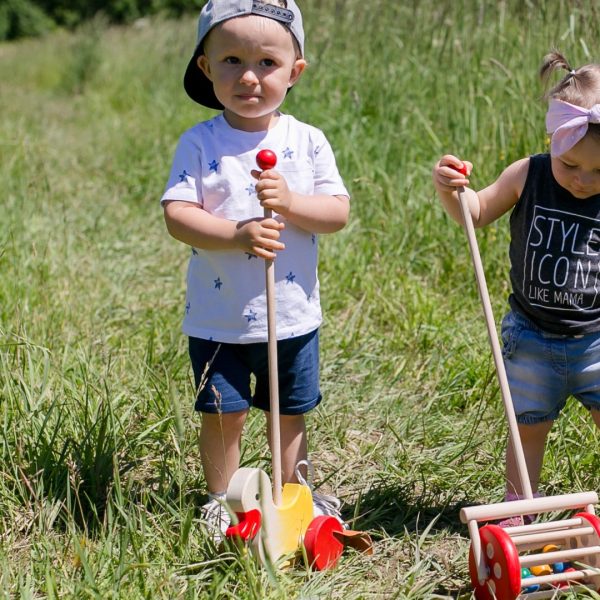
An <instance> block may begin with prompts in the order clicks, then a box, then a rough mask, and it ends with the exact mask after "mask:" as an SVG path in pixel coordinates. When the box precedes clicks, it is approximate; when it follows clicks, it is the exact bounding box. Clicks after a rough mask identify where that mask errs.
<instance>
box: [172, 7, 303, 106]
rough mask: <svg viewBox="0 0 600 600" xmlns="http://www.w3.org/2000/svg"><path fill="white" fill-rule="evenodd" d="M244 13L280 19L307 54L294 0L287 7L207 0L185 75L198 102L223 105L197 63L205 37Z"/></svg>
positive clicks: (185, 79) (187, 85)
mask: <svg viewBox="0 0 600 600" xmlns="http://www.w3.org/2000/svg"><path fill="white" fill-rule="evenodd" d="M245 15H260V16H262V17H267V18H269V19H274V20H275V21H279V22H280V23H281V24H282V25H284V26H285V27H287V28H288V29H289V30H290V32H291V33H292V35H293V36H294V37H295V38H296V41H297V42H298V46H299V47H300V52H301V54H302V56H304V29H303V27H302V14H301V13H300V9H299V8H298V5H297V4H296V2H295V1H294V0H286V8H283V7H282V6H279V5H278V4H268V3H266V2H261V1H260V0H208V2H207V3H206V4H205V5H204V7H203V8H202V11H201V13H200V19H199V20H198V38H197V41H196V49H195V50H194V54H193V56H192V58H191V60H190V62H189V63H188V66H187V69H186V71H185V76H184V78H183V87H184V88H185V91H186V92H187V94H188V96H189V97H190V98H191V99H192V100H194V101H195V102H198V104H202V105H203V106H208V107H209V108H216V109H219V110H220V109H222V108H223V105H222V104H221V103H220V102H219V100H218V99H217V97H216V96H215V92H214V90H213V85H212V82H211V81H210V80H209V79H208V78H207V77H206V75H204V73H203V72H202V71H201V70H200V68H199V67H198V65H197V63H196V59H197V58H198V56H200V55H201V54H202V52H203V49H202V42H203V41H204V38H205V37H206V36H207V34H208V32H209V31H210V30H211V29H212V28H213V27H215V26H216V25H218V24H219V23H222V22H223V21H227V20H228V19H233V18H235V17H243V16H245Z"/></svg>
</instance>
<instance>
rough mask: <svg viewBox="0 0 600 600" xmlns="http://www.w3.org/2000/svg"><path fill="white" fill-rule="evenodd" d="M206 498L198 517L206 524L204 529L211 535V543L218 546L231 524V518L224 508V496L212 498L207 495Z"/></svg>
mask: <svg viewBox="0 0 600 600" xmlns="http://www.w3.org/2000/svg"><path fill="white" fill-rule="evenodd" d="M208 497H209V501H208V502H207V503H206V504H205V505H204V506H202V508H201V510H200V515H201V518H202V520H203V521H204V522H205V524H206V529H207V530H208V532H209V534H210V535H211V537H212V539H213V542H214V543H215V544H220V543H221V542H222V541H223V538H224V537H225V532H226V531H227V528H228V527H229V525H230V523H231V517H230V515H229V512H228V510H227V507H226V506H225V495H222V496H220V495H219V496H212V495H211V494H209V496H208Z"/></svg>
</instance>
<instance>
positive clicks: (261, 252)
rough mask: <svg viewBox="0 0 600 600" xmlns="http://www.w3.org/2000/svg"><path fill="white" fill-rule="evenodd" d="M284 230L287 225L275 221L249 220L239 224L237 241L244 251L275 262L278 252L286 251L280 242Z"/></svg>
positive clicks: (236, 235) (236, 234) (236, 233)
mask: <svg viewBox="0 0 600 600" xmlns="http://www.w3.org/2000/svg"><path fill="white" fill-rule="evenodd" d="M284 228H285V225H284V224H283V223H280V222H279V221H276V220H275V219H248V220H247V221H240V222H239V223H238V224H237V226H236V232H235V240H236V243H237V245H238V246H239V247H240V248H242V250H245V251H246V252H250V253H252V254H255V255H256V256H259V257H260V258H265V259H268V260H273V259H274V258H275V257H276V256H277V255H276V254H275V251H276V250H277V251H278V250H284V249H285V245H284V244H283V243H282V242H280V241H279V237H280V231H282V230H283V229H284Z"/></svg>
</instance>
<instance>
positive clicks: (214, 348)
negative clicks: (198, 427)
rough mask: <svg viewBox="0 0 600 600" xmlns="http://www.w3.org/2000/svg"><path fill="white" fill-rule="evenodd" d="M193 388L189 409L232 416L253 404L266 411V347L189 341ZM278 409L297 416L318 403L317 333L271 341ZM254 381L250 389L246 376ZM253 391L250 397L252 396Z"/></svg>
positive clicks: (267, 368)
mask: <svg viewBox="0 0 600 600" xmlns="http://www.w3.org/2000/svg"><path fill="white" fill-rule="evenodd" d="M189 352H190V358H191V360H192V368H193V370H194V380H195V382H196V389H197V390H198V389H199V390H200V391H199V393H198V395H197V397H196V403H195V408H196V410H198V411H201V412H207V413H235V412H242V411H246V410H248V409H249V408H250V407H252V406H254V407H256V408H259V409H261V410H265V411H268V410H269V404H270V402H269V361H268V351H267V343H266V342H261V343H253V344H226V343H223V342H214V341H210V340H203V339H198V338H193V337H190V338H189ZM277 362H278V371H279V411H280V413H281V414H282V415H300V414H304V413H306V412H308V411H309V410H311V409H313V408H314V407H315V406H317V404H319V402H321V392H320V389H319V330H318V329H315V330H314V331H312V332H310V333H307V334H305V335H302V336H298V337H295V338H289V339H286V340H279V341H278V342H277ZM252 375H254V377H255V379H256V382H255V385H252V381H251V376H252ZM252 388H254V393H252Z"/></svg>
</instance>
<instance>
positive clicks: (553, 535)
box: [511, 527, 596, 552]
mask: <svg viewBox="0 0 600 600" xmlns="http://www.w3.org/2000/svg"><path fill="white" fill-rule="evenodd" d="M595 533H596V530H595V529H594V528H593V527H574V528H573V529H558V530H554V531H547V532H546V533H532V534H530V535H517V536H514V537H513V536H511V539H512V541H513V544H514V545H515V546H517V547H518V548H519V552H520V551H521V550H524V549H525V548H522V546H524V545H525V544H527V545H528V546H531V548H529V549H530V550H532V549H534V548H539V547H541V546H542V545H544V544H549V543H550V542H556V541H558V540H567V539H570V538H575V537H580V536H582V535H594V534H595Z"/></svg>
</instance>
